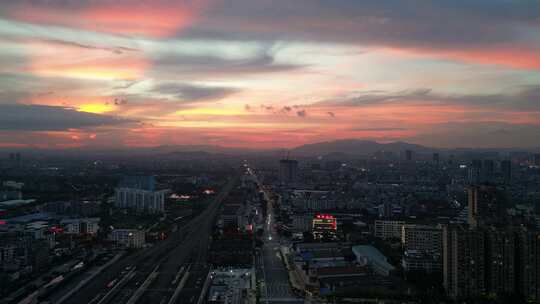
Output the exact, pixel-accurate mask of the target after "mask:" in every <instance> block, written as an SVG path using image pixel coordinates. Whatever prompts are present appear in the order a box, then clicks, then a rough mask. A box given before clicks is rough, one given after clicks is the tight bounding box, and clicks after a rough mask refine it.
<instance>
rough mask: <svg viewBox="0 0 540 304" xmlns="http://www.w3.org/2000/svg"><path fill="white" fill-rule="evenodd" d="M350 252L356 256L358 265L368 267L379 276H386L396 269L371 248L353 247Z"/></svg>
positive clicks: (363, 246) (377, 251)
mask: <svg viewBox="0 0 540 304" xmlns="http://www.w3.org/2000/svg"><path fill="white" fill-rule="evenodd" d="M352 251H353V253H354V255H355V256H356V261H357V262H358V264H359V265H361V266H366V265H367V266H370V267H371V268H372V269H373V271H374V272H375V273H377V274H379V275H382V276H388V275H390V274H391V273H392V272H393V271H394V270H395V269H396V268H395V267H394V266H392V265H391V264H390V263H388V260H387V258H386V257H385V256H384V255H383V254H382V253H381V252H380V251H379V250H377V248H375V247H373V246H368V245H358V246H353V247H352Z"/></svg>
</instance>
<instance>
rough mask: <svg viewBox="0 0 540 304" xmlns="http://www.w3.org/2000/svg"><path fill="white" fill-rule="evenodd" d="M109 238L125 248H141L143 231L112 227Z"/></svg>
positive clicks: (143, 238)
mask: <svg viewBox="0 0 540 304" xmlns="http://www.w3.org/2000/svg"><path fill="white" fill-rule="evenodd" d="M110 239H111V241H114V242H116V243H117V244H118V245H120V246H123V247H127V248H142V247H143V246H144V245H145V233H144V231H142V230H137V229H114V230H113V231H112V232H111V234H110Z"/></svg>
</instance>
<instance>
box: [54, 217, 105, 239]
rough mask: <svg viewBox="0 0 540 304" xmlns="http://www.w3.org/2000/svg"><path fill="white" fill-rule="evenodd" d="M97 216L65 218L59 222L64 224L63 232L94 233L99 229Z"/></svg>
mask: <svg viewBox="0 0 540 304" xmlns="http://www.w3.org/2000/svg"><path fill="white" fill-rule="evenodd" d="M99 221H100V218H99V217H93V218H80V219H65V220H62V221H61V222H60V224H61V225H62V226H64V233H68V234H90V235H95V234H97V232H98V230H99Z"/></svg>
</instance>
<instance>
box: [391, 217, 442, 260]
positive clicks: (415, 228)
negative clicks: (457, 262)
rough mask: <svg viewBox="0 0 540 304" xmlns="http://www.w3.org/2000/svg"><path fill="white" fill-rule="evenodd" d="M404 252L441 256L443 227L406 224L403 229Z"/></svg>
mask: <svg viewBox="0 0 540 304" xmlns="http://www.w3.org/2000/svg"><path fill="white" fill-rule="evenodd" d="M401 243H402V245H403V249H404V250H413V251H419V252H423V253H431V254H435V255H440V254H441V253H442V227H439V226H427V225H411V224H405V225H403V226H402V227H401Z"/></svg>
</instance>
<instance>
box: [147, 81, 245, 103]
mask: <svg viewBox="0 0 540 304" xmlns="http://www.w3.org/2000/svg"><path fill="white" fill-rule="evenodd" d="M152 91H153V92H157V93H160V94H164V95H171V96H173V97H175V98H179V99H181V100H182V101H185V102H198V101H208V100H219V99H222V98H224V97H227V96H229V95H231V94H234V93H236V92H238V91H239V90H238V89H236V88H227V87H211V86H200V85H192V84H185V83H165V84H160V85H158V86H156V87H155V88H154V89H153V90H152Z"/></svg>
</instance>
